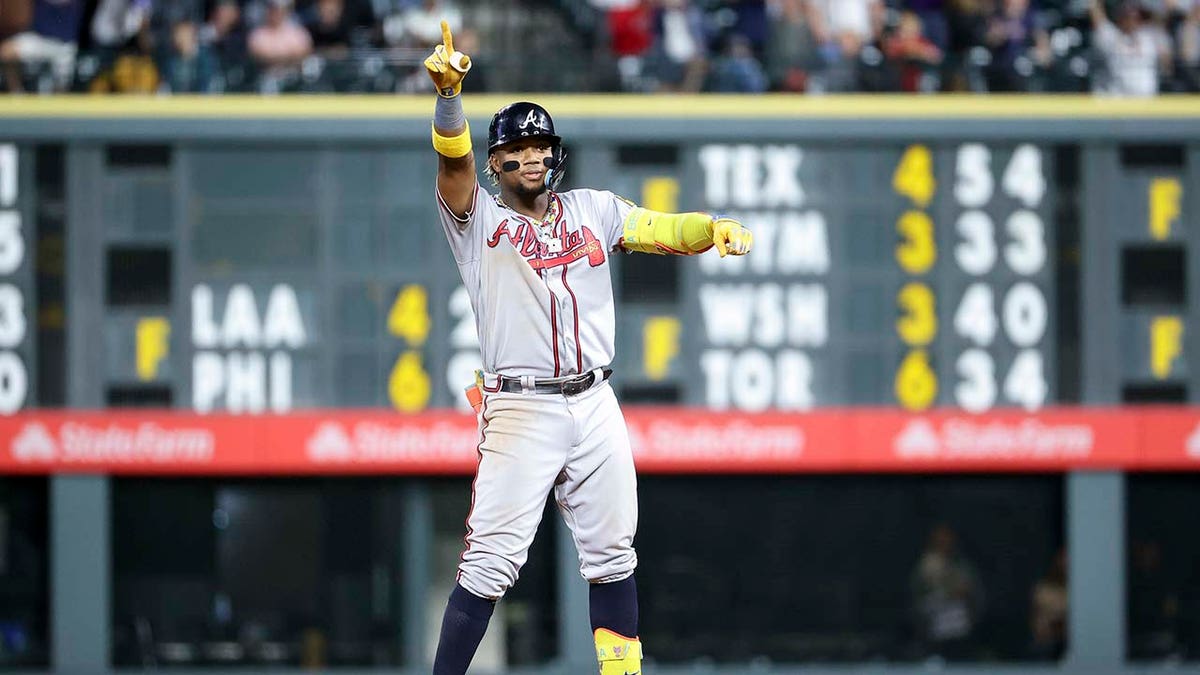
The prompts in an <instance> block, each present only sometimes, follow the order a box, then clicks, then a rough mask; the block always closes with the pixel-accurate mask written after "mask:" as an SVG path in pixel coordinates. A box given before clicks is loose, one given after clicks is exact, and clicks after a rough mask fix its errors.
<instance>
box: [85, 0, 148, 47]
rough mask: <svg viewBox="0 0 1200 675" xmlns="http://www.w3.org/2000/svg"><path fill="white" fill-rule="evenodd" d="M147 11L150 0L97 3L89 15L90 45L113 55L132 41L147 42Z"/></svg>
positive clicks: (116, 0)
mask: <svg viewBox="0 0 1200 675" xmlns="http://www.w3.org/2000/svg"><path fill="white" fill-rule="evenodd" d="M150 10H151V3H150V0H100V2H99V3H97V5H96V13H95V14H94V15H92V26H91V29H92V43H93V44H94V45H95V46H96V47H99V48H100V49H102V50H111V51H116V50H120V49H122V48H123V47H125V46H127V45H128V44H129V43H130V42H131V41H132V40H133V39H134V38H139V37H141V38H143V40H146V39H148V36H147V35H146V29H147V28H149V26H150ZM147 46H148V44H142V45H139V47H142V48H144V47H147Z"/></svg>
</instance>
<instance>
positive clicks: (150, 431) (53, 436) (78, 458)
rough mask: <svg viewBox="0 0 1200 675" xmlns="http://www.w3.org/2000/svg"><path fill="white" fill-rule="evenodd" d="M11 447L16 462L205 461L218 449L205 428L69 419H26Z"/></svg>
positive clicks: (214, 440)
mask: <svg viewBox="0 0 1200 675" xmlns="http://www.w3.org/2000/svg"><path fill="white" fill-rule="evenodd" d="M9 450H10V452H11V453H12V456H13V459H15V460H17V461H18V462H61V463H66V464H70V463H79V464H87V463H95V462H122V463H131V464H137V463H176V462H189V463H206V462H211V461H212V459H213V455H214V454H215V452H216V439H215V438H214V437H213V434H212V432H211V431H209V430H207V429H201V428H172V429H168V428H164V427H162V426H160V425H158V424H155V423H154V422H140V423H138V424H136V425H132V424H131V425H122V424H120V423H116V422H114V423H109V424H105V425H95V424H90V423H88V422H86V421H70V422H64V423H63V424H62V425H61V426H59V427H58V428H57V430H56V431H54V432H52V431H51V430H50V429H48V428H47V427H46V426H45V425H44V424H42V423H40V422H30V423H28V424H26V425H25V426H24V427H22V428H21V431H20V432H18V433H17V435H16V436H15V437H13V440H12V443H11V445H10V448H9Z"/></svg>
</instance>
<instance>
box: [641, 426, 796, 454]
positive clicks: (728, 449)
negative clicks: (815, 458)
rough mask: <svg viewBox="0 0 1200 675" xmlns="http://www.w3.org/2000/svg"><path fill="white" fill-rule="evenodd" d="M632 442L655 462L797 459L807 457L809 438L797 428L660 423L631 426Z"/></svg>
mask: <svg viewBox="0 0 1200 675" xmlns="http://www.w3.org/2000/svg"><path fill="white" fill-rule="evenodd" d="M628 428H629V441H630V445H631V446H632V447H633V448H634V451H635V452H637V453H639V454H640V455H641V456H643V457H646V456H650V457H653V458H655V459H659V460H663V459H676V460H678V459H686V460H704V459H718V460H725V459H739V460H757V459H795V458H797V457H801V456H803V455H804V446H805V444H806V442H807V436H806V435H805V433H804V429H803V428H801V427H800V426H799V425H796V424H774V425H772V424H754V423H753V422H750V421H746V420H734V421H732V422H729V423H727V424H707V423H703V422H699V423H698V422H695V421H691V420H689V421H687V422H676V421H672V420H656V421H653V422H650V423H649V424H647V425H646V426H645V428H639V426H638V425H636V424H629V425H628Z"/></svg>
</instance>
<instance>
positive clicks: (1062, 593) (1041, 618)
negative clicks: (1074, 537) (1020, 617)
mask: <svg viewBox="0 0 1200 675" xmlns="http://www.w3.org/2000/svg"><path fill="white" fill-rule="evenodd" d="M1067 607H1068V595H1067V552H1066V550H1064V549H1061V548H1060V549H1059V550H1058V553H1056V554H1055V555H1054V562H1053V563H1051V565H1050V569H1049V570H1047V571H1046V575H1045V576H1044V577H1042V578H1041V579H1040V580H1039V581H1038V582H1037V584H1035V585H1034V587H1033V594H1032V597H1031V599H1030V612H1029V628H1030V631H1031V633H1032V637H1033V648H1032V650H1031V651H1032V653H1031V656H1033V657H1034V658H1037V659H1055V660H1057V659H1059V658H1061V657H1062V655H1063V651H1064V649H1065V647H1066V643H1067Z"/></svg>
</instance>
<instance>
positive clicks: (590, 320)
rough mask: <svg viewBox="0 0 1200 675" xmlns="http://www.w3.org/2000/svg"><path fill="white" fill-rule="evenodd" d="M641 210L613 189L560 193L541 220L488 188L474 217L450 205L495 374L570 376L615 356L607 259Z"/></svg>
mask: <svg viewBox="0 0 1200 675" xmlns="http://www.w3.org/2000/svg"><path fill="white" fill-rule="evenodd" d="M439 198H440V197H439ZM632 209H633V205H632V204H630V203H629V202H627V201H625V200H623V199H621V198H620V197H617V196H616V195H614V194H613V193H611V192H602V191H598V190H571V191H569V192H564V193H561V194H560V193H553V192H552V193H550V207H549V210H548V212H547V215H546V220H545V223H544V224H539V223H538V222H536V221H535V220H533V219H531V218H528V217H526V216H523V215H521V214H519V213H517V212H516V211H513V210H512V209H510V208H508V207H506V206H505V205H504V204H503V203H502V202H500V201H499V199H498V198H496V197H493V196H491V195H489V194H488V193H487V192H486V191H485V190H484V189H483V188H482V187H479V186H476V188H475V198H474V202H473V204H472V206H471V212H470V214H469V215H468V217H467V218H466V219H463V220H460V219H459V218H457V217H456V216H454V215H453V214H451V213H450V211H449V210H448V209H447V208H446V207H445V205H444V204H442V205H441V208H440V209H439V212H440V214H441V222H442V227H443V229H444V230H445V232H446V238H447V239H448V240H449V242H450V248H451V250H453V252H454V259H455V261H456V262H457V263H458V269H459V272H460V273H461V274H462V279H463V283H464V285H465V286H466V289H467V293H468V294H469V295H470V297H471V307H472V309H474V311H475V328H476V331H477V333H478V335H479V345H480V349H481V350H482V352H483V368H484V370H485V371H486V372H489V373H496V374H499V375H509V376H518V375H533V376H535V377H562V376H565V375H571V374H578V373H584V372H587V371H589V370H592V369H595V368H598V367H600V366H605V365H608V364H609V363H610V362H611V361H612V358H613V351H614V348H613V342H614V333H615V319H614V317H613V292H612V279H611V278H610V276H609V267H608V265H607V262H608V256H609V253H610V251H611V250H612V249H613V248H614V247H616V246H617V244H618V243H619V242H620V240H621V233H622V224H623V223H624V221H625V216H626V215H628V214H629V212H630V210H632Z"/></svg>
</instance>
